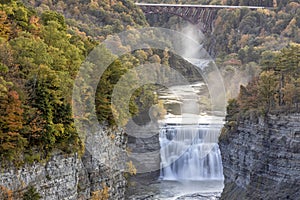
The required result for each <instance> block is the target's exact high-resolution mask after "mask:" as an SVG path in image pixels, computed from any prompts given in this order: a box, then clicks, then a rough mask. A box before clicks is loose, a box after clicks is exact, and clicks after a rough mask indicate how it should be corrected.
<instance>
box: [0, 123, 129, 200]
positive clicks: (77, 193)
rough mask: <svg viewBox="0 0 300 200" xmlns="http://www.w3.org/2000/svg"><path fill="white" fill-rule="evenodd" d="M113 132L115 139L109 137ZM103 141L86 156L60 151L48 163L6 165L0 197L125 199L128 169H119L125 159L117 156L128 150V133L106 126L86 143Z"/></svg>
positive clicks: (75, 199)
mask: <svg viewBox="0 0 300 200" xmlns="http://www.w3.org/2000/svg"><path fill="white" fill-rule="evenodd" d="M110 134H113V135H114V137H115V139H114V140H106V139H105V138H106V137H107V135H110ZM100 141H101V145H94V146H93V148H92V149H93V150H92V151H91V148H90V151H85V154H84V155H83V156H79V155H78V154H77V153H74V154H72V155H71V154H70V155H66V154H65V153H62V152H60V153H59V152H56V153H53V154H54V155H53V156H52V157H51V158H50V159H49V160H48V161H47V162H45V163H34V164H31V165H26V166H23V167H20V168H15V167H12V166H11V167H9V168H6V169H2V171H1V174H0V199H8V200H10V199H14V200H19V199H23V198H24V196H25V195H27V196H29V197H30V198H29V199H30V200H34V199H38V198H34V197H33V196H34V194H35V195H39V196H40V197H41V199H45V200H53V199H65V200H78V199H82V200H85V199H101V198H103V199H124V195H125V188H126V184H127V182H126V178H125V177H124V176H123V175H124V172H123V171H121V170H118V169H119V168H120V165H121V164H124V163H123V162H122V160H116V159H118V158H120V159H122V158H123V157H122V154H124V153H125V148H126V139H125V137H124V133H123V132H122V131H111V130H109V129H106V128H103V129H102V130H100V131H99V134H90V135H88V136H87V144H86V145H88V146H91V145H92V143H93V144H94V143H95V142H96V143H97V142H100ZM116 147H119V148H116ZM108 157H114V159H110V160H108V159H107V158H108ZM99 158H101V159H99ZM30 186H31V187H33V188H34V190H33V191H32V190H30ZM34 191H35V192H34Z"/></svg>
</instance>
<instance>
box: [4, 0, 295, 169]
mask: <svg viewBox="0 0 300 200" xmlns="http://www.w3.org/2000/svg"><path fill="white" fill-rule="evenodd" d="M23 2H24V3H25V5H26V6H24V5H23V3H21V2H20V1H16V0H3V1H0V3H1V4H0V10H1V11H0V12H1V19H0V20H1V22H0V25H1V26H0V57H1V72H0V73H1V77H0V84H1V85H0V86H1V87H0V89H1V116H2V117H1V121H0V126H1V132H0V154H1V159H4V158H8V160H13V161H15V162H17V163H22V162H23V160H24V158H25V160H27V161H30V162H32V161H34V160H39V159H40V158H44V157H46V155H48V154H49V153H50V152H51V151H52V150H53V149H55V148H59V149H62V150H63V151H66V152H71V151H78V150H79V149H81V148H82V145H81V144H80V140H79V138H78V135H77V133H76V131H75V128H74V124H73V116H72V115H71V95H72V94H71V91H72V90H71V88H72V87H73V81H74V78H75V76H76V74H77V71H78V69H79V67H80V65H81V63H82V62H83V61H84V59H85V58H86V56H87V55H88V53H89V52H90V51H91V50H92V49H93V47H95V46H96V45H97V44H99V42H101V41H103V40H104V39H105V38H106V37H107V36H109V35H112V34H114V33H118V32H121V31H123V30H131V29H132V28H133V27H144V26H148V23H147V21H146V18H145V16H144V15H143V13H142V11H141V10H140V9H139V8H138V7H137V6H135V5H134V3H133V2H131V1H123V0H120V1H116V0H111V1H89V0H81V1H67V0H65V1H39V0H35V1H34V0H33V1H25V0H24V1H23ZM149 2H150V1H149ZM151 2H154V3H158V1H151ZM180 2H182V3H196V2H195V1H193V2H192V1H177V3H180ZM247 2H248V4H250V3H251V5H252V3H255V2H256V1H199V2H197V3H207V4H215V3H216V4H228V5H244V4H247ZM166 3H176V1H168V2H166ZM267 3H270V2H269V1H268V2H267ZM272 3H273V4H274V5H276V7H275V8H274V9H271V10H249V9H236V10H228V9H223V10H220V11H219V12H218V15H217V18H216V20H215V22H214V31H213V33H212V34H209V35H207V36H206V38H207V39H206V40H205V41H206V47H207V48H208V49H209V50H210V52H212V53H213V55H214V56H215V58H216V62H217V64H218V66H219V67H220V68H221V71H222V73H223V75H224V77H225V80H230V81H228V82H226V87H227V89H228V90H227V93H228V95H229V96H232V97H233V96H234V94H231V91H234V90H238V89H239V88H240V87H239V85H240V84H241V83H245V82H241V81H240V77H247V79H246V80H247V81H248V80H250V79H251V78H252V77H254V76H256V75H258V74H259V72H260V71H261V70H263V72H262V73H261V75H260V78H259V79H255V80H254V81H253V82H252V83H251V84H250V85H249V86H247V87H246V86H243V87H242V90H241V94H240V96H239V98H238V100H233V101H231V103H230V105H239V106H240V107H241V110H242V111H245V110H251V109H254V108H255V105H256V104H257V103H258V102H259V101H262V100H263V102H264V108H263V111H264V112H269V111H271V110H278V109H279V110H280V109H282V108H288V110H291V111H295V110H297V109H298V104H299V99H298V95H297V94H298V93H297V91H298V90H299V88H298V87H299V80H298V77H299V74H298V73H299V69H298V68H299V66H298V65H299V64H298V63H299V45H298V43H299V42H300V31H299V26H300V17H299V16H300V13H299V12H300V10H299V9H300V3H299V2H298V1H276V2H275V1H272ZM167 18H168V15H166V16H160V17H159V16H148V17H147V19H148V21H149V23H150V25H155V26H164V27H171V28H174V29H180V28H183V27H184V26H185V25H186V24H185V22H184V21H183V20H182V19H179V18H178V17H171V18H169V19H167ZM178 22H180V23H179V24H178ZM132 39H133V40H134V39H135V35H134V32H133V34H132ZM118 45H119V48H125V47H124V46H122V44H121V43H119V44H118ZM126 48H127V47H126ZM151 62H152V63H153V62H154V63H155V62H156V63H160V64H165V65H170V63H172V65H173V66H172V67H174V68H175V69H178V70H180V71H182V72H184V73H185V75H186V76H189V77H190V78H191V79H193V77H194V76H197V72H196V71H195V70H194V69H193V68H192V67H191V66H190V65H189V64H187V63H186V62H185V61H183V60H182V59H180V58H178V57H176V56H174V55H172V54H170V53H169V52H168V50H167V49H166V50H165V51H161V50H138V51H135V52H133V53H132V54H130V55H124V56H123V57H122V58H119V59H118V60H116V61H115V62H114V63H113V64H112V65H111V66H110V68H109V70H107V72H106V74H105V75H104V76H103V78H102V79H101V81H100V83H101V84H99V87H98V92H97V98H96V105H97V107H96V109H97V114H98V119H99V121H107V122H109V123H110V124H112V125H113V124H114V123H115V122H114V120H113V117H112V112H113V111H112V110H111V107H110V100H111V93H112V90H113V84H115V83H116V82H117V80H118V79H119V77H121V76H122V75H123V74H124V73H126V72H127V70H128V69H130V68H133V67H134V66H138V65H140V64H144V63H151ZM187 66H189V67H188V69H189V70H184V68H186V67H187ZM198 75H199V74H198ZM267 83H269V85H266V84H267ZM271 83H272V84H271ZM265 87H269V88H268V89H272V90H270V91H271V92H272V93H271V94H270V93H265V92H266V91H265V92H263V91H262V90H263V89H265V90H266V88H265ZM155 89H156V88H155V87H154V86H146V87H145V88H140V89H139V90H138V91H137V92H136V94H135V95H134V96H133V97H132V101H133V102H131V111H132V113H131V114H132V115H136V114H138V113H139V112H143V111H145V110H147V109H148V108H149V106H151V105H152V103H153V102H156V103H157V97H156V96H155V95H153V92H149V91H153V90H155ZM252 90H253V91H260V92H257V95H258V97H257V100H256V103H254V104H253V106H252V104H251V103H249V102H251V98H252V97H250V96H249V95H248V96H247V94H252V93H253V92H252ZM233 93H234V92H233ZM139 94H143V95H144V96H143V97H138V96H139ZM259 105H262V104H259ZM236 112H237V111H231V110H230V108H229V111H228V113H234V114H235V113H236ZM234 114H232V115H234ZM235 116H236V115H235ZM23 152H25V154H24V155H23V154H22V153H23Z"/></svg>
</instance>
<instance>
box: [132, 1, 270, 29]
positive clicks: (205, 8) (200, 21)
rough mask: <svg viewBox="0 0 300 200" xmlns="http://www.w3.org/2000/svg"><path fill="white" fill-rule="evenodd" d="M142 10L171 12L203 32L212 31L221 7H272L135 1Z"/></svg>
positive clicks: (158, 12) (149, 12)
mask: <svg viewBox="0 0 300 200" xmlns="http://www.w3.org/2000/svg"><path fill="white" fill-rule="evenodd" d="M135 4H136V5H137V6H139V7H140V8H141V9H142V11H143V12H144V13H145V14H146V15H148V14H162V13H169V14H172V15H176V16H179V17H181V18H183V19H185V20H186V21H188V22H190V23H191V24H194V25H198V26H199V27H200V30H201V31H202V32H203V33H208V32H211V31H212V28H213V26H212V25H213V21H214V19H215V17H216V15H217V11H218V10H220V9H242V8H248V9H251V10H256V9H272V8H273V7H272V5H270V7H265V6H227V5H193V4H153V3H135Z"/></svg>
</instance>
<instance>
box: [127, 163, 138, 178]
mask: <svg viewBox="0 0 300 200" xmlns="http://www.w3.org/2000/svg"><path fill="white" fill-rule="evenodd" d="M126 165H127V172H128V173H129V174H130V175H136V173H137V169H136V168H135V166H134V165H133V163H132V161H129V162H127V163H126Z"/></svg>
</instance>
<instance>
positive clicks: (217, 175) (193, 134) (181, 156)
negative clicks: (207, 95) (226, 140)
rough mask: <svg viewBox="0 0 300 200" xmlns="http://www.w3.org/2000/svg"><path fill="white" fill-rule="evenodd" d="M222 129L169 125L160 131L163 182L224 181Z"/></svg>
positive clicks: (216, 127)
mask: <svg viewBox="0 0 300 200" xmlns="http://www.w3.org/2000/svg"><path fill="white" fill-rule="evenodd" d="M219 133H220V126H218V125H166V126H165V127H163V128H162V129H161V131H160V138H159V139H160V145H161V150H160V156H161V172H160V178H161V179H162V180H197V181H200V180H222V179H223V168H222V160H221V153H220V149H219V146H218V144H217V141H218V136H219Z"/></svg>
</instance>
